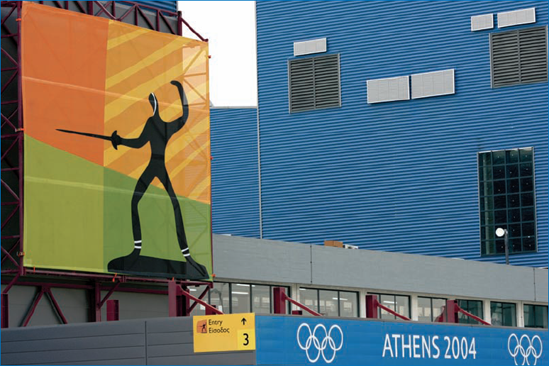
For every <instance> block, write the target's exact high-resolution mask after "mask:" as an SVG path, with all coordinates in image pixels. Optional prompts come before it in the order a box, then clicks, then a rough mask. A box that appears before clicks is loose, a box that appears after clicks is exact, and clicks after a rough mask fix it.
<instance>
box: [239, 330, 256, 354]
mask: <svg viewBox="0 0 549 366" xmlns="http://www.w3.org/2000/svg"><path fill="white" fill-rule="evenodd" d="M238 349H239V350H254V349H255V329H241V330H239V331H238Z"/></svg>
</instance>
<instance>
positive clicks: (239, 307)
mask: <svg viewBox="0 0 549 366" xmlns="http://www.w3.org/2000/svg"><path fill="white" fill-rule="evenodd" d="M231 304H232V307H231V313H249V312H250V285H248V284H243V283H232V284H231Z"/></svg>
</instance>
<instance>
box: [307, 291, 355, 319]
mask: <svg viewBox="0 0 549 366" xmlns="http://www.w3.org/2000/svg"><path fill="white" fill-rule="evenodd" d="M301 289H304V290H307V291H316V308H314V307H313V306H308V305H306V306H307V307H308V308H310V309H312V310H314V311H316V312H317V313H320V291H333V292H337V300H336V301H337V317H338V318H342V316H341V293H342V292H346V293H352V294H354V295H355V296H356V309H355V312H356V315H355V316H353V317H352V318H360V293H359V292H358V291H352V290H339V289H328V288H314V287H303V286H299V287H298V289H297V290H298V291H300V290H301ZM299 302H300V303H302V304H303V301H302V300H301V296H300V297H299ZM304 305H305V304H304ZM345 318H348V317H345Z"/></svg>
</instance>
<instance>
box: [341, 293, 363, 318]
mask: <svg viewBox="0 0 549 366" xmlns="http://www.w3.org/2000/svg"><path fill="white" fill-rule="evenodd" d="M339 316H341V317H348V318H356V317H358V316H359V313H358V294H357V293H356V292H346V291H339Z"/></svg>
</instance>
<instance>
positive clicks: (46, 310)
mask: <svg viewBox="0 0 549 366" xmlns="http://www.w3.org/2000/svg"><path fill="white" fill-rule="evenodd" d="M5 287H6V286H5V285H3V286H2V290H4V288H5ZM39 291H40V290H39V289H38V288H36V287H34V286H13V287H12V288H11V289H10V290H9V292H8V296H9V324H10V327H18V326H20V325H21V323H22V321H23V318H24V317H25V314H26V313H27V311H28V310H29V308H30V306H31V304H32V302H33V299H34V298H35V296H36V293H37V292H39ZM51 291H52V293H53V295H54V297H55V299H56V301H57V302H58V303H59V306H60V307H61V311H63V315H64V316H65V318H66V319H67V321H68V322H69V323H85V322H87V321H88V318H89V302H88V295H87V293H86V291H85V290H74V289H64V288H52V290H51ZM53 324H60V320H59V319H58V318H57V315H56V314H55V312H54V311H53V307H52V305H51V303H50V302H49V300H48V298H47V297H46V296H45V295H44V296H43V297H42V299H41V300H40V302H39V303H38V306H37V307H36V310H35V312H34V315H33V316H32V318H31V320H30V323H29V326H41V325H53Z"/></svg>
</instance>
